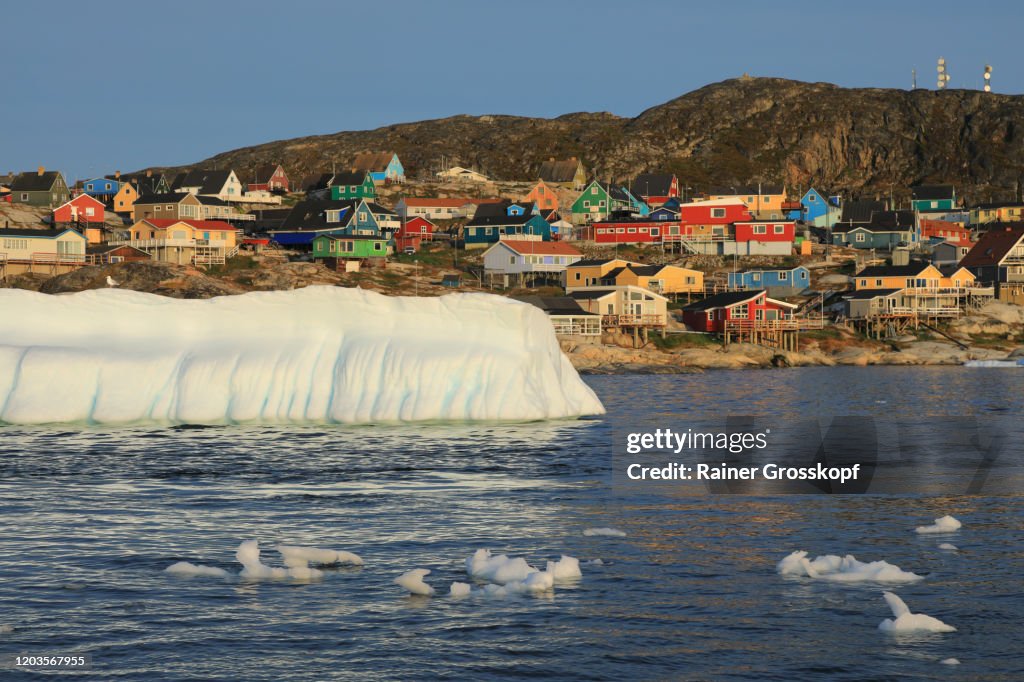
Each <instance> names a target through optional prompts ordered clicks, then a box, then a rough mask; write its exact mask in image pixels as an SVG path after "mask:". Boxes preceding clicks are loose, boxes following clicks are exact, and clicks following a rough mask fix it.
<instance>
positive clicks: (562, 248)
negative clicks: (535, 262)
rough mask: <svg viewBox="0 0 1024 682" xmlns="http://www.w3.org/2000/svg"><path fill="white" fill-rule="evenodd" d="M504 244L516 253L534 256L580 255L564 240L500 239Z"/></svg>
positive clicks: (580, 254)
mask: <svg viewBox="0 0 1024 682" xmlns="http://www.w3.org/2000/svg"><path fill="white" fill-rule="evenodd" d="M498 243H499V244H504V245H505V246H507V247H509V248H510V249H512V250H513V251H515V252H516V253H518V254H526V255H536V256H582V255H583V254H582V253H580V252H579V251H578V250H577V249H576V248H575V247H573V246H570V245H569V244H566V243H565V242H532V241H528V240H519V239H502V240H501V241H500V242H498Z"/></svg>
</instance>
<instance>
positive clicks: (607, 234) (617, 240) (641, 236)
mask: <svg viewBox="0 0 1024 682" xmlns="http://www.w3.org/2000/svg"><path fill="white" fill-rule="evenodd" d="M670 224H672V223H671V221H666V220H642V219H641V220H637V219H635V218H623V219H621V220H600V221H597V222H593V223H591V224H590V225H588V226H586V227H584V228H582V229H581V230H580V238H581V239H590V240H593V241H594V242H596V243H598V244H660V243H661V237H662V234H663V232H664V230H665V228H666V227H667V226H668V225H670Z"/></svg>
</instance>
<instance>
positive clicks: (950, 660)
mask: <svg viewBox="0 0 1024 682" xmlns="http://www.w3.org/2000/svg"><path fill="white" fill-rule="evenodd" d="M939 663H941V664H942V665H960V661H959V660H957V659H955V658H944V659H942V660H941V661H939Z"/></svg>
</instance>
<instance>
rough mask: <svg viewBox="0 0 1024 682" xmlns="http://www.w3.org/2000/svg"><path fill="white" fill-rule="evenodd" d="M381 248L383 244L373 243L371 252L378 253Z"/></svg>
mask: <svg viewBox="0 0 1024 682" xmlns="http://www.w3.org/2000/svg"><path fill="white" fill-rule="evenodd" d="M381 246H383V244H381V243H380V242H374V243H373V250H374V251H380V248H381Z"/></svg>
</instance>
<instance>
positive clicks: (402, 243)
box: [395, 216, 437, 253]
mask: <svg viewBox="0 0 1024 682" xmlns="http://www.w3.org/2000/svg"><path fill="white" fill-rule="evenodd" d="M436 230H437V225H435V224H434V223H432V222H430V221H429V220H427V219H426V218H424V217H423V216H416V217H414V218H409V219H408V220H405V221H403V222H402V226H401V227H399V228H398V230H397V231H396V232H395V250H396V251H398V252H399V253H401V252H403V251H405V250H406V249H407V248H412V249H413V250H414V251H419V250H420V246H421V245H422V243H423V242H424V241H430V240H431V239H433V238H434V232H435V231H436Z"/></svg>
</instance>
